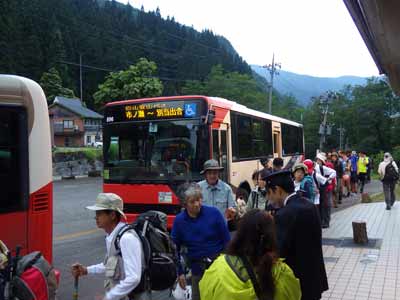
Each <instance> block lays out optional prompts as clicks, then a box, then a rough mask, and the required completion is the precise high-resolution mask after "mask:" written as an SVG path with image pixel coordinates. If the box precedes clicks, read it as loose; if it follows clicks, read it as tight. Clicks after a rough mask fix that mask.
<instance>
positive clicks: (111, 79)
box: [93, 58, 163, 106]
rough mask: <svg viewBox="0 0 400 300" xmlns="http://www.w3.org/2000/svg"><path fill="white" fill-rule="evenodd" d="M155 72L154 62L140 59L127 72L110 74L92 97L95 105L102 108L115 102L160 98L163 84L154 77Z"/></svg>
mask: <svg viewBox="0 0 400 300" xmlns="http://www.w3.org/2000/svg"><path fill="white" fill-rule="evenodd" d="M156 71H157V65H156V64H155V63H154V62H152V61H148V60H147V59H145V58H141V59H139V61H138V62H137V63H136V64H135V65H132V66H130V67H129V68H128V69H127V70H124V71H119V72H112V73H110V74H109V75H108V76H107V78H106V81H105V82H104V83H103V84H100V85H99V90H98V91H97V92H96V93H95V94H94V95H93V98H94V101H95V104H96V105H97V106H102V105H104V104H105V103H107V102H112V101H115V100H124V99H132V98H143V97H156V96H160V95H161V94H162V91H163V84H162V83H161V81H160V80H159V79H158V78H156V77H154V74H155V73H156Z"/></svg>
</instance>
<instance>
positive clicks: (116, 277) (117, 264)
mask: <svg viewBox="0 0 400 300" xmlns="http://www.w3.org/2000/svg"><path fill="white" fill-rule="evenodd" d="M122 228H123V227H122ZM128 233H130V234H133V235H134V236H135V237H136V238H137V239H139V240H140V238H139V237H138V235H137V233H136V231H134V230H128V231H127V232H125V233H124V234H128ZM117 236H118V234H116V235H115V236H114V238H113V240H112V242H111V245H110V251H109V253H108V254H106V257H105V258H104V266H105V268H106V272H105V277H106V279H105V280H104V288H105V290H106V291H107V292H108V291H109V290H111V289H112V288H113V287H114V286H116V285H117V284H118V283H119V282H120V281H121V280H124V279H125V270H124V262H123V258H122V256H121V254H120V252H119V251H117V249H116V248H115V240H116V238H117ZM141 260H142V268H144V263H145V262H144V255H143V249H142V251H141ZM122 299H128V297H125V298H122Z"/></svg>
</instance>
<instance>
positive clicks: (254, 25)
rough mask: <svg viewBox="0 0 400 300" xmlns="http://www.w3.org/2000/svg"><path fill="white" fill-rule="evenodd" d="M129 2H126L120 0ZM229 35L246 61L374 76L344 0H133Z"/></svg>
mask: <svg viewBox="0 0 400 300" xmlns="http://www.w3.org/2000/svg"><path fill="white" fill-rule="evenodd" d="M118 1H120V2H123V3H128V0H118ZM129 2H130V4H131V5H132V6H134V7H137V8H140V7H141V6H142V5H143V6H144V9H145V11H149V10H155V9H156V8H157V7H159V8H160V11H161V15H162V16H163V17H164V18H166V17H167V16H170V17H172V16H173V17H174V18H175V20H176V21H177V22H179V23H182V24H185V25H188V26H193V27H194V28H195V29H196V30H199V31H201V30H203V29H210V30H212V31H213V32H214V33H215V34H218V35H222V36H224V37H226V38H227V39H228V40H229V41H230V42H231V44H232V45H233V47H234V48H235V49H236V51H237V52H238V53H239V55H240V56H241V57H243V58H244V59H245V60H246V62H247V63H249V64H256V65H267V64H270V63H271V61H272V55H273V53H274V54H275V61H276V62H279V63H281V65H282V69H283V70H286V71H291V72H295V73H299V74H307V75H312V76H319V77H337V76H343V75H356V76H376V75H378V69H377V68H376V66H375V63H374V61H373V59H372V57H371V55H370V54H369V52H368V49H367V47H366V46H365V44H364V41H363V40H362V38H361V36H360V34H359V32H358V30H357V28H356V26H355V25H354V23H353V20H352V18H351V16H350V14H349V12H348V11H347V8H346V6H345V5H344V3H343V0H301V1H299V0H247V1H238V0H196V1H195V0H129Z"/></svg>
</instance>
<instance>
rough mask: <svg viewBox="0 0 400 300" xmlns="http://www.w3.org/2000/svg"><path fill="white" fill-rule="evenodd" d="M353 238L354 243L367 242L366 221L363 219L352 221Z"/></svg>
mask: <svg viewBox="0 0 400 300" xmlns="http://www.w3.org/2000/svg"><path fill="white" fill-rule="evenodd" d="M352 225H353V240H354V243H356V244H368V235H367V223H365V222H364V221H354V222H352Z"/></svg>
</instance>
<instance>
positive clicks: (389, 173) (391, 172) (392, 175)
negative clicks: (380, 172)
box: [383, 162, 399, 181]
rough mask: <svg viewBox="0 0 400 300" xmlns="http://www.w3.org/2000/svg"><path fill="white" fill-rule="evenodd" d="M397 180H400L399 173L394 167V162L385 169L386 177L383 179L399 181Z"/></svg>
mask: <svg viewBox="0 0 400 300" xmlns="http://www.w3.org/2000/svg"><path fill="white" fill-rule="evenodd" d="M397 180H399V173H398V172H397V171H396V169H395V167H394V166H393V162H390V163H389V164H388V165H387V166H386V168H385V176H384V177H383V181H397Z"/></svg>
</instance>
